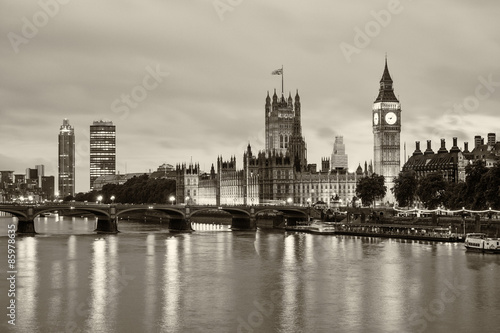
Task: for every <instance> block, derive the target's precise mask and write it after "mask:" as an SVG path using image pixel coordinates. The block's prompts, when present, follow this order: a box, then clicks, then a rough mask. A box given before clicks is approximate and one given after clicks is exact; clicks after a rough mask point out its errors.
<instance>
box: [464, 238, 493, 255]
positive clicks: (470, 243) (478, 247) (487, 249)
mask: <svg viewBox="0 0 500 333" xmlns="http://www.w3.org/2000/svg"><path fill="white" fill-rule="evenodd" d="M465 248H466V249H467V251H478V252H484V253H500V238H489V237H486V234H483V233H470V234H467V236H466V237H465Z"/></svg>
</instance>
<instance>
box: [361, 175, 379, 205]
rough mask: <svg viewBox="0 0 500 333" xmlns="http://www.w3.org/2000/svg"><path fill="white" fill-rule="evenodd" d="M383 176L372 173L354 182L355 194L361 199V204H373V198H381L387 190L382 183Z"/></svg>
mask: <svg viewBox="0 0 500 333" xmlns="http://www.w3.org/2000/svg"><path fill="white" fill-rule="evenodd" d="M384 181H385V179H384V176H379V175H377V174H375V173H374V174H372V175H371V176H370V177H363V178H361V179H360V180H358V183H357V184H356V196H357V197H358V198H360V199H361V202H362V203H363V206H369V205H370V204H373V203H374V201H375V200H377V199H382V198H383V197H384V196H385V193H386V192H387V187H386V186H385V185H384Z"/></svg>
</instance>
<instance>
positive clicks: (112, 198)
mask: <svg viewBox="0 0 500 333" xmlns="http://www.w3.org/2000/svg"><path fill="white" fill-rule="evenodd" d="M110 199H111V204H114V203H115V196H114V195H112V196H111V198H110Z"/></svg>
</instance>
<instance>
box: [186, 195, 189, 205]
mask: <svg viewBox="0 0 500 333" xmlns="http://www.w3.org/2000/svg"><path fill="white" fill-rule="evenodd" d="M188 204H189V195H188V196H187V197H186V205H188Z"/></svg>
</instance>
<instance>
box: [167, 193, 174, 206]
mask: <svg viewBox="0 0 500 333" xmlns="http://www.w3.org/2000/svg"><path fill="white" fill-rule="evenodd" d="M168 199H169V200H170V204H171V205H173V204H174V201H175V197H174V196H173V195H171V196H170V198H168Z"/></svg>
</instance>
